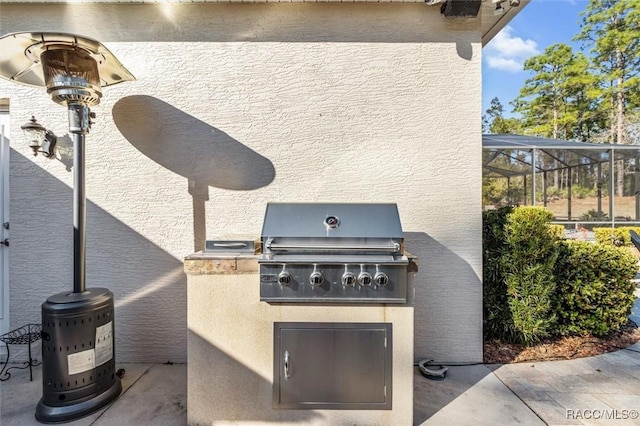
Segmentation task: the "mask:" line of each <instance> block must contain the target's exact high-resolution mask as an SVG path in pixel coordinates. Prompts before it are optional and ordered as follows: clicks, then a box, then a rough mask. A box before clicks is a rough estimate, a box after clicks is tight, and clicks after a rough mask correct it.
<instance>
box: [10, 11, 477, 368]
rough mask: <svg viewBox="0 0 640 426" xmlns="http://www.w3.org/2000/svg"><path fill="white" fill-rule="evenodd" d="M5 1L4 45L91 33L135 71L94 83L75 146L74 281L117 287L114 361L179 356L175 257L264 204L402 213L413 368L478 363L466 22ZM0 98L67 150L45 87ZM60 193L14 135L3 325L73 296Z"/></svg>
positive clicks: (63, 188) (62, 171) (61, 113)
mask: <svg viewBox="0 0 640 426" xmlns="http://www.w3.org/2000/svg"><path fill="white" fill-rule="evenodd" d="M1 8H2V10H1V13H0V28H1V32H2V33H3V34H5V33H9V32H15V31H27V30H40V31H45V30H46V31H62V32H74V33H78V34H83V35H86V36H88V37H93V38H96V39H98V40H100V41H102V42H103V43H105V44H106V45H107V47H108V48H109V49H110V50H112V52H113V53H114V54H115V55H116V56H117V57H118V58H119V59H120V61H121V62H122V63H123V64H124V65H125V66H126V67H127V68H128V69H129V70H130V71H131V72H132V73H133V74H134V75H135V76H136V77H137V81H135V82H132V83H125V84H121V85H117V86H113V87H108V88H105V89H104V97H103V100H102V103H101V104H100V105H98V106H97V107H95V108H93V109H92V110H93V111H94V112H95V113H96V114H97V118H96V120H95V125H94V126H93V128H92V130H91V133H90V135H88V137H87V172H86V174H87V196H88V209H87V253H88V254H87V284H88V286H89V287H108V288H109V289H111V291H113V293H114V294H115V298H116V337H117V354H118V361H119V362H125V361H145V362H151V361H154V362H155V361H157V362H165V361H169V360H170V361H174V362H180V361H185V360H186V286H185V283H186V278H185V275H184V273H183V271H182V259H183V257H184V256H185V255H188V254H190V253H192V252H194V251H195V250H197V249H200V248H201V247H200V246H201V244H202V242H203V241H204V239H205V238H208V239H214V238H218V237H220V236H223V235H230V234H245V235H246V234H251V235H255V236H259V234H260V229H261V224H262V218H263V214H264V208H265V205H266V203H267V202H269V201H311V202H313V201H324V202H350V201H353V202H396V203H398V206H399V210H400V213H401V219H402V224H403V228H404V230H405V231H406V232H407V248H408V250H410V251H411V252H412V253H413V254H415V255H417V256H418V258H419V264H420V271H419V273H418V275H417V278H416V286H417V297H416V309H415V318H416V325H415V330H416V336H415V352H416V358H423V357H429V358H432V359H436V360H439V361H449V362H460V361H480V360H481V358H482V335H481V334H482V333H481V329H482V325H481V323H482V302H481V298H482V285H481V280H480V276H481V262H482V241H481V203H480V194H481V161H480V158H481V155H480V154H481V122H480V120H481V63H480V60H481V57H480V56H481V41H480V40H481V33H480V29H479V22H478V21H479V19H446V18H444V17H443V16H441V15H440V13H439V10H438V8H435V7H428V6H426V5H424V4H397V5H394V4H253V5H243V4H174V5H105V4H97V5H71V4H68V5H42V4H40V5H32V6H30V5H12V4H3V5H2V6H1ZM0 97H8V98H10V102H11V105H10V108H11V119H12V124H11V131H12V134H13V135H20V134H21V132H20V128H19V127H20V125H21V124H23V122H25V121H27V120H28V119H29V118H30V116H31V115H32V114H34V115H36V117H37V119H38V121H39V122H40V123H42V124H43V125H45V126H47V127H49V128H51V129H53V130H54V131H55V132H56V134H58V135H59V136H60V137H61V139H62V141H61V142H59V143H61V144H62V145H64V144H65V142H66V143H67V144H69V143H70V139H69V135H68V130H67V113H66V109H65V108H64V107H61V106H59V105H56V104H54V103H52V102H51V101H50V100H49V98H48V96H47V95H46V93H45V92H44V90H41V89H33V88H28V87H25V86H19V85H16V84H12V83H9V82H7V81H5V80H1V81H0ZM14 139H17V138H16V137H15V136H14ZM71 185H72V175H71V171H69V170H67V169H66V167H65V164H63V162H60V161H57V160H56V161H50V160H47V159H45V158H43V157H41V156H38V157H35V158H34V157H33V156H32V155H31V153H30V151H29V148H28V147H27V146H26V144H24V143H23V141H22V140H14V141H12V158H11V218H12V223H11V238H12V240H11V255H10V262H11V270H10V285H11V318H12V324H13V325H16V326H17V325H19V324H21V323H25V322H28V321H34V320H36V319H38V318H39V316H40V313H39V312H40V311H39V309H40V304H41V303H42V302H43V301H44V300H45V299H46V297H48V296H49V295H51V294H54V293H57V292H60V291H64V290H69V289H71V287H72V280H73V276H72V263H73V259H72V252H73V250H72V222H71V221H72V212H71V206H72V195H71ZM256 285H257V283H256ZM223 303H225V301H224V300H211V309H212V310H215V309H216V306H218V305H219V304H223Z"/></svg>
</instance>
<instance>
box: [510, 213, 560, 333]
mask: <svg viewBox="0 0 640 426" xmlns="http://www.w3.org/2000/svg"><path fill="white" fill-rule="evenodd" d="M552 218H553V215H552V214H551V212H550V211H548V210H546V209H545V208H543V207H534V206H523V207H518V208H516V209H514V210H513V212H511V213H510V214H509V215H507V223H506V225H505V237H506V241H507V246H508V250H507V251H506V252H505V253H504V255H503V258H502V263H503V268H504V272H505V277H506V284H507V295H508V302H509V309H510V311H511V315H512V318H513V326H514V327H515V329H516V331H517V332H518V335H517V338H518V340H519V341H520V342H522V343H526V344H530V343H535V342H537V341H539V340H540V339H541V338H543V337H546V336H548V335H549V334H550V333H551V331H552V329H553V325H554V322H555V315H554V314H553V310H552V298H553V293H554V291H555V280H554V277H553V268H554V265H555V262H556V257H557V252H556V248H555V242H556V238H555V237H554V235H553V234H552V233H551V232H550V230H549V228H548V225H549V222H551V219H552Z"/></svg>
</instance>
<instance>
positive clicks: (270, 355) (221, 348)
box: [187, 261, 413, 426]
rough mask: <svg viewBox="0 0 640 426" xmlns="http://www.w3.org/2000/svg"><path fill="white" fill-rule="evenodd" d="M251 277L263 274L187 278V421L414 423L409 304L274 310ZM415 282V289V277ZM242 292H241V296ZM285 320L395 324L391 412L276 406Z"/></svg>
mask: <svg viewBox="0 0 640 426" xmlns="http://www.w3.org/2000/svg"><path fill="white" fill-rule="evenodd" d="M254 262H255V261H254ZM246 279H251V281H257V280H258V274H257V273H254V274H246V275H243V274H235V275H230V274H219V273H218V274H211V275H191V274H189V277H188V306H189V312H188V326H189V332H188V333H189V334H188V339H187V340H188V346H189V352H188V368H187V383H188V389H187V409H188V411H187V413H188V415H187V417H188V423H189V424H194V425H195V424H198V425H211V424H215V425H218V424H221V425H224V424H239V423H241V424H265V423H270V422H278V424H291V425H294V424H300V423H303V424H309V425H311V424H319V425H326V424H332V425H356V424H363V425H381V426H382V425H411V424H413V422H412V417H413V362H412V361H413V350H412V346H413V342H412V340H413V307H412V306H411V305H410V304H408V305H402V306H399V305H396V306H393V305H387V306H380V305H378V306H358V307H345V306H330V305H321V304H315V305H302V306H301V305H297V306H296V305H286V304H285V305H280V304H273V305H270V304H267V303H263V302H260V301H259V297H260V290H259V288H258V286H254V285H252V284H253V283H251V282H250V283H247V282H246ZM409 281H410V284H409V286H410V287H411V282H412V276H411V277H410V278H409ZM239 288H241V289H243V292H239V291H237V290H238V289H239ZM212 299H225V300H227V302H228V303H226V304H224V305H221V306H219V307H217V308H216V309H210V308H209V306H208V303H207V301H208V300H212ZM279 321H281V322H362V323H372V322H374V323H390V324H392V348H393V351H392V352H393V354H392V366H393V368H392V371H393V379H392V383H391V388H392V389H390V391H391V395H392V397H391V398H392V409H391V410H289V409H288V410H273V409H271V406H272V399H273V396H272V383H273V381H274V380H273V379H274V367H273V363H274V342H273V324H274V322H279ZM294 359H295V356H294V355H292V361H291V363H292V369H293V368H295V365H296V363H304V360H300V359H295V361H294ZM363 362H367V360H363ZM212 401H215V403H212Z"/></svg>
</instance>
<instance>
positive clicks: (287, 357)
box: [284, 351, 291, 380]
mask: <svg viewBox="0 0 640 426" xmlns="http://www.w3.org/2000/svg"><path fill="white" fill-rule="evenodd" d="M290 358H291V355H289V351H284V379H285V380H289V377H290V376H289V363H290V362H291V361H290Z"/></svg>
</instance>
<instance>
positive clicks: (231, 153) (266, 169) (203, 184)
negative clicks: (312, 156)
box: [113, 95, 275, 251]
mask: <svg viewBox="0 0 640 426" xmlns="http://www.w3.org/2000/svg"><path fill="white" fill-rule="evenodd" d="M113 119H114V121H115V123H116V126H117V127H118V129H119V130H120V132H121V133H122V134H123V135H124V137H125V138H127V140H128V141H129V142H130V143H131V144H132V145H133V146H134V147H136V148H137V149H138V150H139V151H140V152H142V153H143V154H144V155H146V156H147V157H149V158H150V159H152V160H153V161H155V162H156V163H158V164H160V165H162V166H163V167H166V168H167V169H169V170H171V171H173V172H175V173H177V174H179V175H180V176H184V177H185V178H187V180H188V191H189V194H190V195H191V196H192V197H193V223H194V226H193V228H194V249H195V251H198V250H202V249H203V248H204V241H205V238H206V214H205V213H206V212H205V202H206V201H208V200H209V186H213V187H215V188H221V189H230V190H237V191H249V190H253V189H258V188H262V187H264V186H267V185H269V184H270V183H271V182H272V181H273V179H274V178H275V168H274V166H273V163H272V162H271V161H269V159H267V158H265V157H263V156H262V155H260V154H258V153H257V152H255V151H253V150H252V149H250V148H248V147H247V146H245V145H243V144H242V143H240V142H238V141H237V140H235V139H234V138H232V137H231V136H229V135H228V134H226V133H225V132H223V131H221V130H220V129H217V128H215V127H213V126H211V125H209V124H207V123H205V122H203V121H200V120H198V119H197V118H195V117H193V116H191V115H189V114H186V113H185V112H183V111H181V110H179V109H177V108H176V107H174V106H172V105H170V104H168V103H166V102H164V101H162V100H160V99H157V98H154V97H152V96H143V95H139V96H128V97H126V98H123V99H120V100H119V101H118V102H116V104H115V105H114V107H113Z"/></svg>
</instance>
